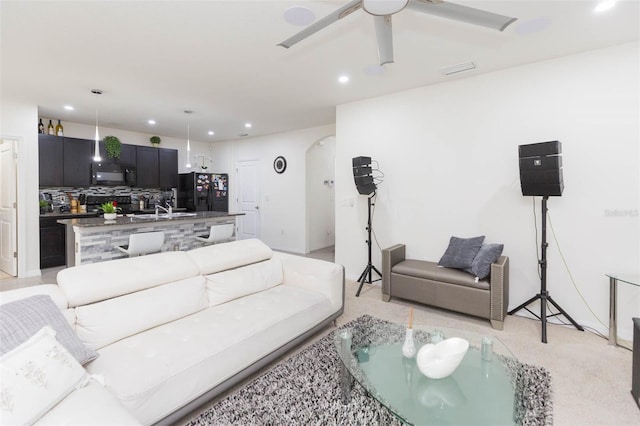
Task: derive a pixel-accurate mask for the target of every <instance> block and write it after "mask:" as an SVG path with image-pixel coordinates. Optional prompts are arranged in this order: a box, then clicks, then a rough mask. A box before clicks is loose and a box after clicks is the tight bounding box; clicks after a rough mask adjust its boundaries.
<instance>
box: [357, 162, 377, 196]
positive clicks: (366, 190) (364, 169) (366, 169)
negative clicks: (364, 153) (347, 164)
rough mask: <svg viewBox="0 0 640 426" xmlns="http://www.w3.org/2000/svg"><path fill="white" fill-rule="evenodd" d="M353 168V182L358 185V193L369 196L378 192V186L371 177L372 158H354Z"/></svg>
mask: <svg viewBox="0 0 640 426" xmlns="http://www.w3.org/2000/svg"><path fill="white" fill-rule="evenodd" d="M351 164H352V166H353V180H354V181H355V183H356V188H357V189H358V192H359V193H360V194H363V195H369V194H373V193H374V192H376V188H377V187H376V184H375V183H374V182H373V176H371V172H372V170H371V157H354V158H353V159H352V160H351Z"/></svg>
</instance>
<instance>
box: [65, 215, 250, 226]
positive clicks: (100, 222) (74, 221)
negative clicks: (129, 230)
mask: <svg viewBox="0 0 640 426" xmlns="http://www.w3.org/2000/svg"><path fill="white" fill-rule="evenodd" d="M193 213H194V214H195V215H194V216H178V217H162V214H160V216H159V217H158V218H155V217H149V218H140V216H136V215H118V217H117V218H116V219H114V220H105V219H104V218H103V217H92V218H89V217H83V218H69V219H61V220H58V223H62V224H63V225H73V226H78V227H81V228H90V227H96V226H114V225H141V224H145V223H158V222H174V223H175V222H176V221H183V220H202V219H215V218H224V217H235V216H241V215H244V213H231V212H210V211H206V212H193Z"/></svg>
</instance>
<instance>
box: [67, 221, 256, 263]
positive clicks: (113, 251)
mask: <svg viewBox="0 0 640 426" xmlns="http://www.w3.org/2000/svg"><path fill="white" fill-rule="evenodd" d="M242 214H243V213H228V212H212V211H204V212H193V213H173V214H172V215H168V214H159V215H155V214H145V215H119V216H118V217H117V218H116V219H114V220H105V219H104V218H102V217H98V218H73V219H61V220H58V223H61V224H63V225H65V227H66V240H67V242H66V244H67V245H66V250H67V267H70V266H75V265H82V264H85V263H96V262H103V261H105V260H111V259H118V258H123V257H127V255H126V254H124V253H122V252H121V251H120V250H118V248H117V247H118V246H124V245H127V244H129V235H131V234H134V233H138V232H153V231H163V232H164V234H165V240H164V245H163V246H162V251H172V250H190V249H193V248H196V247H202V246H203V245H205V243H203V242H200V241H198V240H196V239H195V237H196V236H199V235H208V234H209V229H210V228H211V226H212V225H222V224H228V223H232V224H235V223H236V216H239V215H242ZM232 239H235V233H234V236H233V238H232Z"/></svg>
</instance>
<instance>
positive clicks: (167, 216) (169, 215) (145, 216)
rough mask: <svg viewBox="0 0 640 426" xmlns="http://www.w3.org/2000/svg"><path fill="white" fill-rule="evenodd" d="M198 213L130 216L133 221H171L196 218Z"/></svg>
mask: <svg viewBox="0 0 640 426" xmlns="http://www.w3.org/2000/svg"><path fill="white" fill-rule="evenodd" d="M197 215H198V213H187V212H175V213H171V214H169V213H158V215H157V216H156V215H155V213H145V214H137V215H135V216H131V217H132V218H133V219H172V218H174V217H190V216H197Z"/></svg>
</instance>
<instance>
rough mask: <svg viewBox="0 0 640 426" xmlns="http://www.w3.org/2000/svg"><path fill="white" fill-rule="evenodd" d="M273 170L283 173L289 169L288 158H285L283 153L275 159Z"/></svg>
mask: <svg viewBox="0 0 640 426" xmlns="http://www.w3.org/2000/svg"><path fill="white" fill-rule="evenodd" d="M273 170H275V171H276V173H278V174H282V173H284V171H285V170H287V160H285V158H284V157H283V156H282V155H279V156H277V157H276V159H275V160H273Z"/></svg>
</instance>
